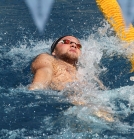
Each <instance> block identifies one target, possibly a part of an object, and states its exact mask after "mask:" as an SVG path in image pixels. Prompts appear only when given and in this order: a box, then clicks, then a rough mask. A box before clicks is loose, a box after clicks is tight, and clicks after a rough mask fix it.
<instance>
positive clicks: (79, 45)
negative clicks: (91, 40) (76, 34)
mask: <svg viewBox="0 0 134 139" xmlns="http://www.w3.org/2000/svg"><path fill="white" fill-rule="evenodd" d="M58 43H63V44H72V43H75V42H72V41H70V40H68V39H65V40H60V41H59V42H58ZM75 44H76V46H77V48H78V49H81V48H82V45H81V44H80V43H75Z"/></svg>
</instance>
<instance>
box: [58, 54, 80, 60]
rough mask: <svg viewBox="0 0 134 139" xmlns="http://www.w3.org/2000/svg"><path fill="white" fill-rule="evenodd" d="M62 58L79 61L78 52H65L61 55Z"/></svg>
mask: <svg viewBox="0 0 134 139" xmlns="http://www.w3.org/2000/svg"><path fill="white" fill-rule="evenodd" d="M60 58H61V59H62V60H64V61H67V60H69V61H78V56H77V54H76V53H65V54H62V55H61V56H60Z"/></svg>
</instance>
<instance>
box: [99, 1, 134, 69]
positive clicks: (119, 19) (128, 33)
mask: <svg viewBox="0 0 134 139" xmlns="http://www.w3.org/2000/svg"><path fill="white" fill-rule="evenodd" d="M96 2H97V5H98V7H99V8H100V10H101V11H102V13H103V14H104V16H105V18H106V19H107V21H108V22H109V23H110V24H111V25H112V27H113V29H114V30H115V32H116V33H117V36H118V37H119V38H120V39H121V40H122V41H124V42H128V43H132V42H133V41H134V27H133V25H132V24H130V26H129V28H126V24H125V20H124V17H123V14H122V10H121V7H120V5H119V4H118V2H117V0H96ZM128 57H129V58H130V62H131V64H132V69H131V71H134V54H132V55H131V56H128Z"/></svg>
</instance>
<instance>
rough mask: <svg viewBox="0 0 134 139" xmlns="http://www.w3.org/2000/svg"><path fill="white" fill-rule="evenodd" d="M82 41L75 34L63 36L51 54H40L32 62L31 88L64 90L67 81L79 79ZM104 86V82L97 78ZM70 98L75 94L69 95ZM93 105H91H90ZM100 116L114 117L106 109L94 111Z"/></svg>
mask: <svg viewBox="0 0 134 139" xmlns="http://www.w3.org/2000/svg"><path fill="white" fill-rule="evenodd" d="M81 48H82V46H81V44H80V41H79V40H78V39H77V38H75V37H74V36H62V37H60V38H59V39H57V40H56V41H54V43H53V44H52V46H51V55H49V54H46V53H42V54H40V55H38V56H37V57H36V58H35V60H34V61H33V63H32V72H33V74H34V78H33V82H32V84H31V85H30V87H29V89H30V90H37V89H47V88H51V89H53V90H63V89H64V88H65V86H66V85H67V83H70V82H74V81H76V80H77V77H76V73H77V62H78V58H79V56H80V55H81ZM95 79H96V81H97V82H98V83H99V84H100V86H102V87H103V84H102V83H101V82H100V81H99V80H98V79H97V78H95ZM68 97H69V98H70V97H72V98H73V96H68ZM72 103H73V104H75V105H86V103H85V101H84V100H82V101H80V102H77V101H73V102H72ZM90 107H91V106H90ZM94 114H95V115H97V116H98V117H103V118H104V119H105V120H107V121H110V122H111V121H113V118H112V117H111V115H110V114H109V113H107V112H106V111H105V110H103V109H102V110H99V111H95V112H94Z"/></svg>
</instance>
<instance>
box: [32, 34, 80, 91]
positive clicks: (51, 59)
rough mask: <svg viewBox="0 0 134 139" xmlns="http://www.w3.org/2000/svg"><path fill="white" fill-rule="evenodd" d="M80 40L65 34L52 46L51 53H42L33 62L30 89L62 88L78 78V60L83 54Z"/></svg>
mask: <svg viewBox="0 0 134 139" xmlns="http://www.w3.org/2000/svg"><path fill="white" fill-rule="evenodd" d="M81 48H82V46H81V44H80V41H79V40H78V39H77V38H75V37H73V36H63V37H60V38H59V39H58V40H56V41H55V42H54V43H53V44H52V46H51V55H49V54H46V53H42V54H40V55H38V56H37V57H36V58H35V60H34V61H33V63H32V66H31V69H32V72H33V74H34V78H33V81H32V84H31V85H30V87H29V89H30V90H36V89H47V88H51V89H53V90H62V89H64V87H65V86H66V84H67V83H70V82H73V81H75V80H76V72H77V66H76V65H77V61H78V58H79V56H80V54H81Z"/></svg>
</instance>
